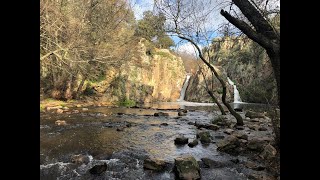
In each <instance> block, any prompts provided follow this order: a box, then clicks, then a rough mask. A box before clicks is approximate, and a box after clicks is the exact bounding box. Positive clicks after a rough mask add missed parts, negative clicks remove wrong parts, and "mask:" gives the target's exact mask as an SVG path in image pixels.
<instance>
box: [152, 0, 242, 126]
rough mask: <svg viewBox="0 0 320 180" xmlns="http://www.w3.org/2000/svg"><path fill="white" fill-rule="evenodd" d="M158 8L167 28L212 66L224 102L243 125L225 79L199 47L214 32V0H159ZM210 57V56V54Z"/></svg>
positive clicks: (157, 2) (207, 40)
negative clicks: (231, 102)
mask: <svg viewBox="0 0 320 180" xmlns="http://www.w3.org/2000/svg"><path fill="white" fill-rule="evenodd" d="M155 4H156V7H157V9H158V10H159V11H160V12H161V13H163V14H164V15H166V19H167V20H168V26H167V30H168V32H170V33H173V35H176V36H178V37H179V38H181V39H183V40H186V41H188V42H190V43H191V44H192V45H193V46H194V47H195V48H196V50H197V53H198V56H199V58H200V59H201V60H202V61H203V62H204V63H205V64H206V65H207V66H208V67H209V68H210V70H211V71H212V72H213V73H214V75H215V77H216V78H217V79H218V80H219V82H220V84H221V86H222V91H223V92H222V97H221V98H222V102H223V104H224V105H225V106H226V107H227V108H228V110H229V111H230V113H231V114H232V115H233V116H234V117H235V118H236V120H237V125H243V119H242V117H241V116H240V115H239V114H238V113H237V112H236V111H235V110H234V109H233V108H232V107H231V106H230V104H229V103H228V102H227V101H226V93H227V87H226V83H225V81H224V80H223V79H222V77H221V76H220V75H219V74H218V72H217V71H216V69H215V67H214V66H213V65H212V64H211V63H210V62H209V60H208V59H206V58H205V57H204V56H203V54H202V51H201V49H200V47H199V45H201V44H205V43H207V45H209V43H210V40H211V37H212V34H213V33H214V31H210V28H212V27H210V23H209V22H210V21H209V20H210V19H211V18H212V15H210V14H211V13H212V12H213V10H214V9H215V8H216V7H217V6H216V5H214V3H213V2H212V1H206V2H203V1H196V0H184V1H182V0H157V1H156V2H155ZM208 57H210V56H208Z"/></svg>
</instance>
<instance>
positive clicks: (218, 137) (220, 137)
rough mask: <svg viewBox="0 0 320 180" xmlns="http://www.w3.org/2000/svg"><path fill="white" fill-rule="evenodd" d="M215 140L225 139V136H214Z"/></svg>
mask: <svg viewBox="0 0 320 180" xmlns="http://www.w3.org/2000/svg"><path fill="white" fill-rule="evenodd" d="M214 138H216V139H224V136H223V135H216V136H214Z"/></svg>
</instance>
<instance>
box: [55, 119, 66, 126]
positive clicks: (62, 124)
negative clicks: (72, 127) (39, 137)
mask: <svg viewBox="0 0 320 180" xmlns="http://www.w3.org/2000/svg"><path fill="white" fill-rule="evenodd" d="M54 124H56V125H58V126H65V125H67V122H66V121H62V120H57V121H56V122H54Z"/></svg>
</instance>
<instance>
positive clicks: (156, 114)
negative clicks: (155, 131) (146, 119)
mask: <svg viewBox="0 0 320 180" xmlns="http://www.w3.org/2000/svg"><path fill="white" fill-rule="evenodd" d="M154 116H169V114H168V113H164V112H157V113H154Z"/></svg>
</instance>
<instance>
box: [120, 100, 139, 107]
mask: <svg viewBox="0 0 320 180" xmlns="http://www.w3.org/2000/svg"><path fill="white" fill-rule="evenodd" d="M119 105H120V106H125V107H132V106H135V105H136V102H135V101H134V100H130V99H124V100H123V101H120V102H119Z"/></svg>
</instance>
